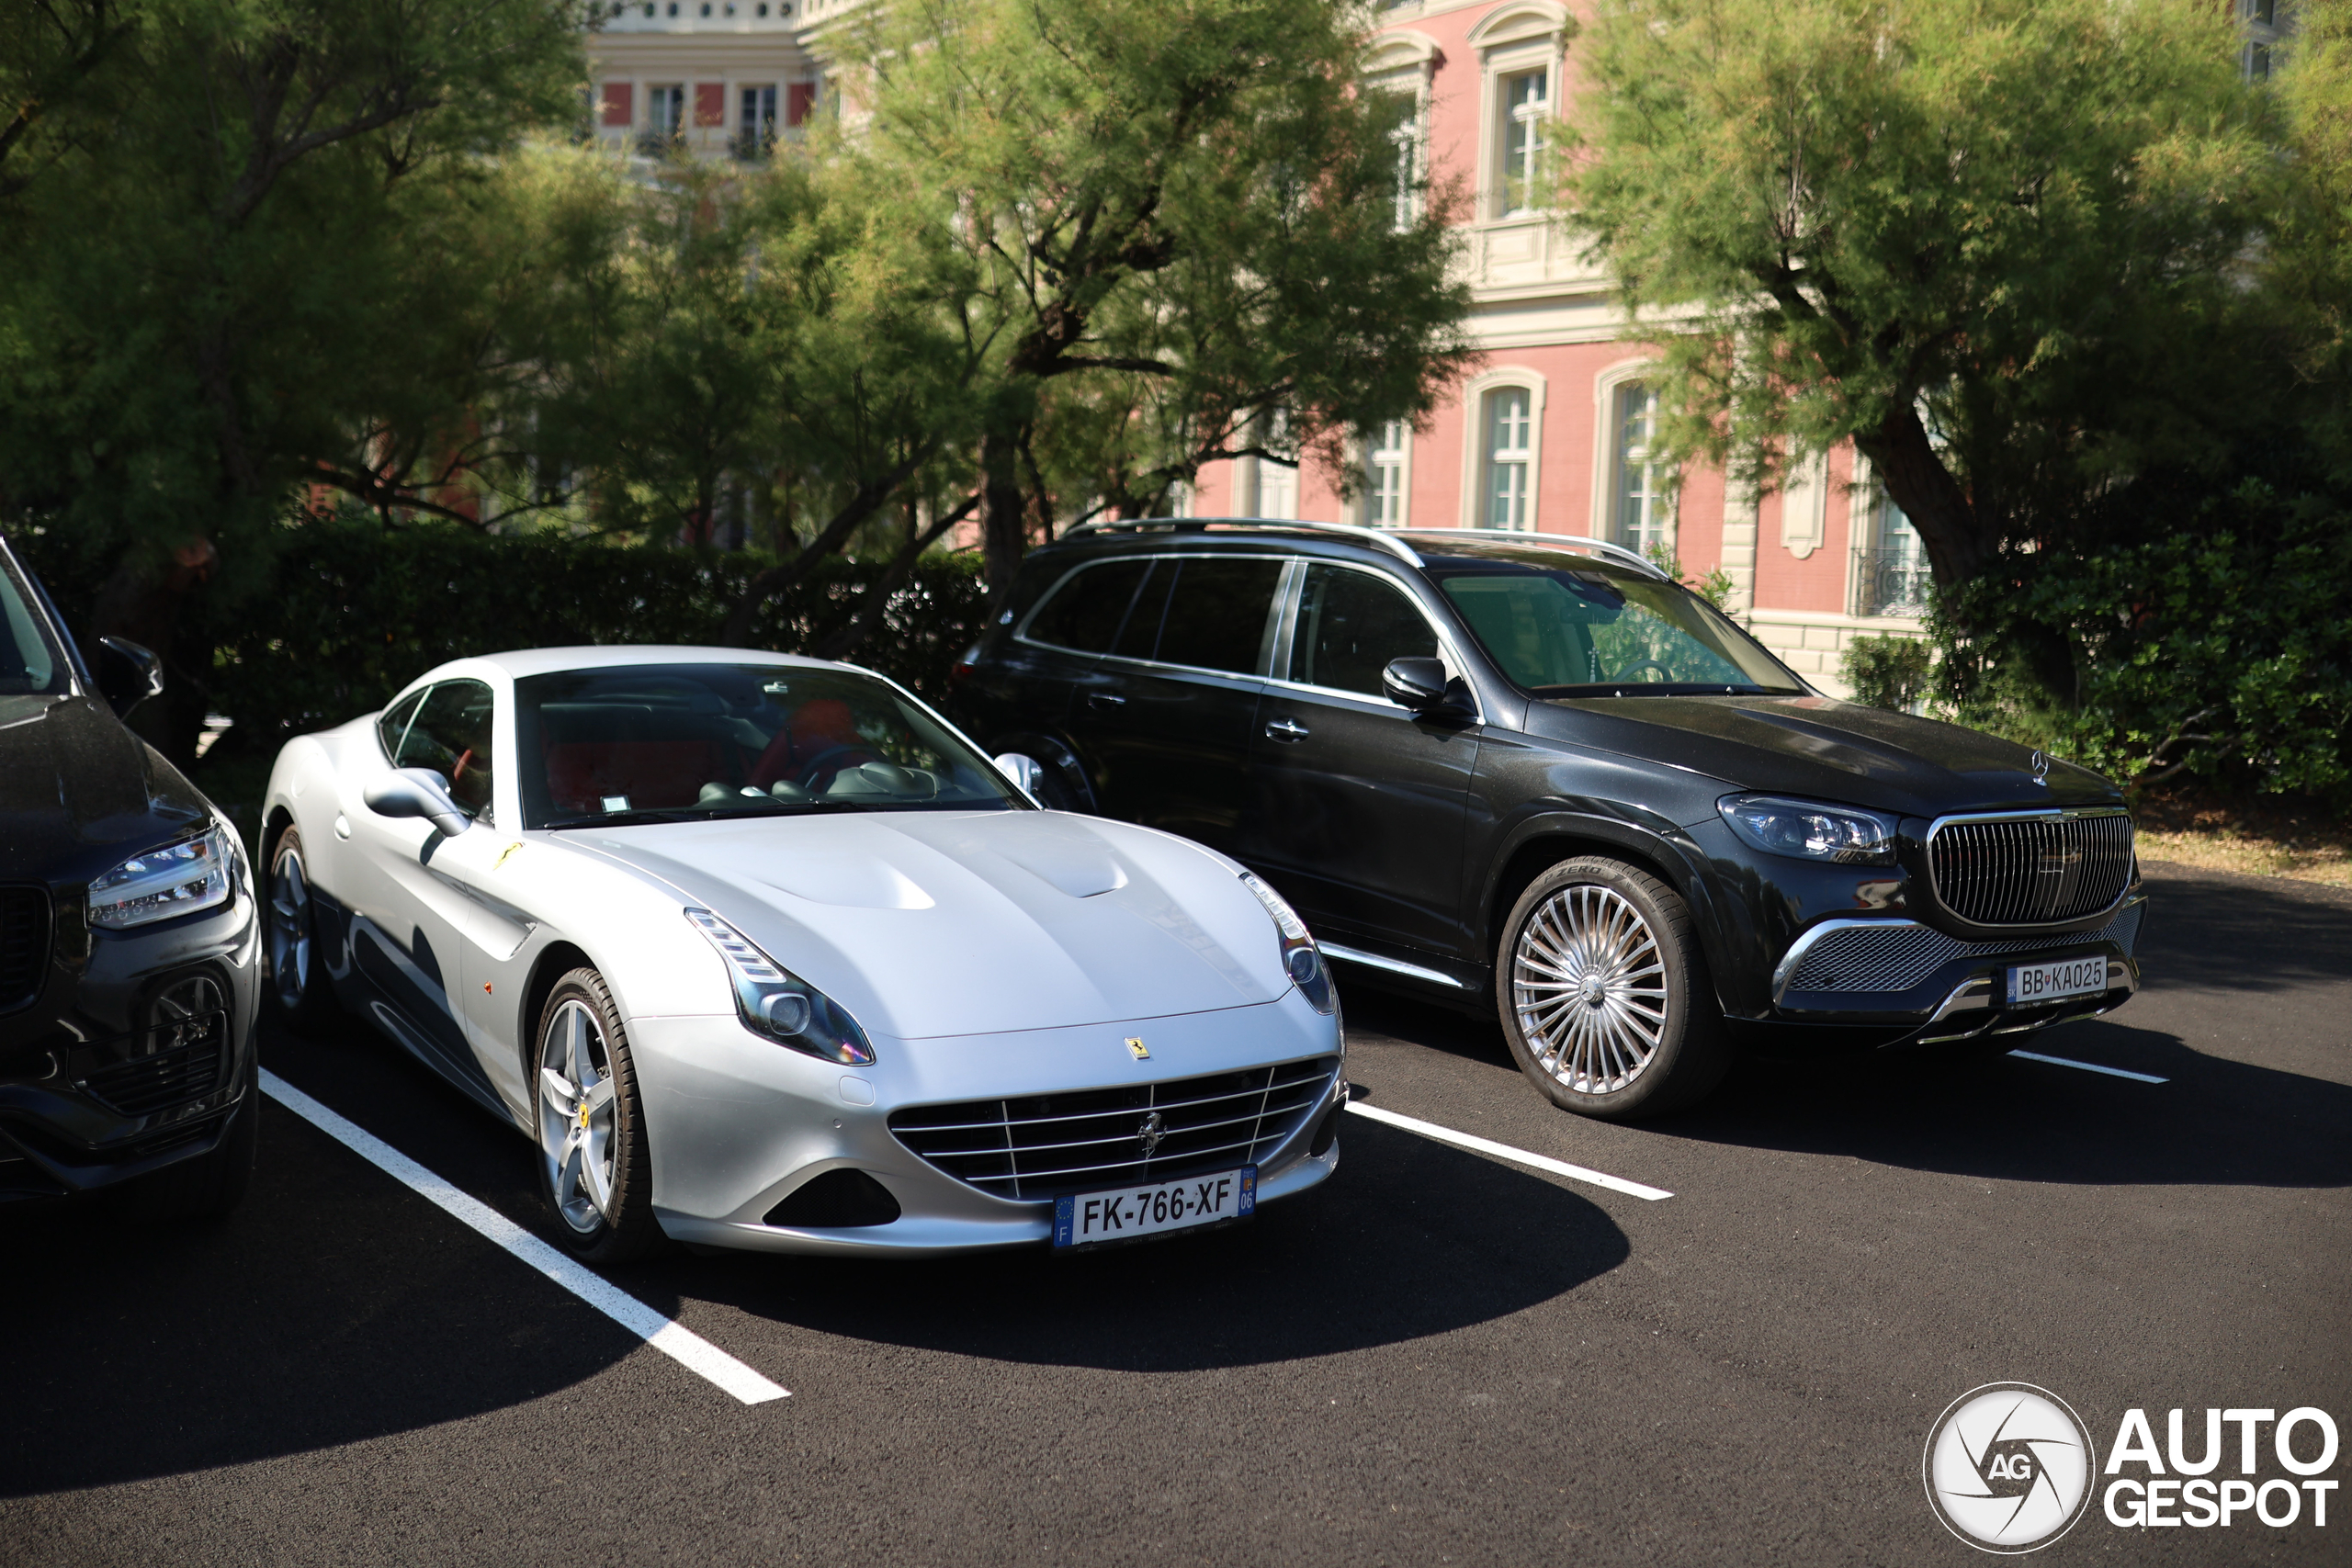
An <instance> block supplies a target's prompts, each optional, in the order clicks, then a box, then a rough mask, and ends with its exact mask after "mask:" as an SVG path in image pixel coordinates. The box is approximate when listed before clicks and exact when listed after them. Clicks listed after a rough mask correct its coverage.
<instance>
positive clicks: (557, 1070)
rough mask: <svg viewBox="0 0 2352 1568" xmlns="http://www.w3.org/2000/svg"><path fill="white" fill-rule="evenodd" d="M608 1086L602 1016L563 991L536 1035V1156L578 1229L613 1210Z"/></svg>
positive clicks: (588, 1228)
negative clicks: (559, 1002) (563, 995)
mask: <svg viewBox="0 0 2352 1568" xmlns="http://www.w3.org/2000/svg"><path fill="white" fill-rule="evenodd" d="M614 1088H615V1085H614V1083H613V1067H612V1056H611V1054H610V1053H609V1052H608V1051H607V1049H606V1048H605V1030H604V1025H603V1023H602V1022H601V1021H599V1020H598V1019H597V1017H596V1012H595V1010H594V1008H591V1007H590V1006H589V1005H588V1004H587V1003H586V1002H584V1001H582V1000H581V999H580V998H578V997H566V998H564V1000H563V1004H562V1005H561V1006H560V1007H559V1008H557V1009H556V1010H555V1014H554V1016H553V1017H551V1018H550V1019H548V1026H547V1032H546V1033H545V1034H544V1035H543V1036H541V1038H540V1040H539V1157H540V1159H541V1160H542V1161H544V1162H545V1164H546V1168H547V1178H548V1191H549V1192H551V1193H553V1194H554V1195H555V1207H556V1212H557V1213H560V1214H561V1215H562V1216H563V1219H564V1223H565V1224H568V1225H570V1226H571V1228H572V1229H573V1230H576V1231H578V1232H579V1233H580V1234H581V1235H593V1234H594V1232H595V1230H596V1228H597V1226H599V1225H601V1224H607V1223H609V1222H610V1221H611V1219H612V1217H613V1160H614V1157H615V1156H616V1152H617V1145H616V1142H615V1134H614V1114H613V1113H614V1094H613V1091H614Z"/></svg>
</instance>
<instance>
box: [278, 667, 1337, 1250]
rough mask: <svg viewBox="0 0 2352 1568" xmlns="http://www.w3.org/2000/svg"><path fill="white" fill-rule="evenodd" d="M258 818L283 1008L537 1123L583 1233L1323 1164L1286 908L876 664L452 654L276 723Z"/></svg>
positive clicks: (1069, 1234) (518, 1120)
mask: <svg viewBox="0 0 2352 1568" xmlns="http://www.w3.org/2000/svg"><path fill="white" fill-rule="evenodd" d="M266 812H267V815H266V822H265V826H264V829H263V840H262V841H263V852H264V858H265V864H266V874H267V886H268V892H269V908H268V920H269V942H268V955H269V964H270V985H269V992H270V995H271V997H272V998H273V1000H274V1003H275V1005H276V1007H277V1009H278V1010H280V1012H281V1013H282V1015H283V1016H285V1017H286V1018H287V1020H288V1021H290V1022H292V1023H293V1024H295V1025H296V1026H297V1027H303V1026H308V1025H313V1024H316V1023H318V1022H320V1021H322V1020H323V1019H324V1018H325V1017H326V1016H327V1015H328V1014H330V1013H332V1012H334V1011H335V1010H338V1009H340V1010H349V1011H352V1012H355V1013H356V1014H358V1015H359V1016H361V1017H363V1018H366V1019H367V1020H368V1021H370V1022H372V1023H373V1024H374V1025H375V1026H376V1027H377V1028H378V1029H379V1030H380V1031H382V1032H384V1033H385V1034H386V1035H388V1036H390V1038H391V1039H392V1040H393V1041H395V1042H397V1043H399V1044H400V1045H401V1047H403V1048H404V1049H405V1050H407V1051H408V1052H410V1053H411V1054H413V1055H415V1056H416V1057H417V1058H418V1059H419V1060H420V1061H422V1062H424V1064H425V1065H426V1066H430V1067H431V1068H432V1069H433V1070H434V1071H435V1072H436V1073H438V1074H440V1075H441V1076H442V1077H446V1078H447V1079H448V1080H449V1081H450V1082H451V1083H453V1084H455V1085H456V1086H457V1087H458V1089H460V1090H462V1091H463V1092H465V1093H466V1094H467V1095H469V1096H470V1097H471V1098H472V1099H473V1100H476V1101H478V1102H479V1103H480V1104H481V1106H482V1107H483V1108H484V1109H485V1110H487V1111H490V1112H491V1113H492V1115H495V1116H498V1117H500V1118H502V1119H504V1120H505V1121H507V1122H511V1123H512V1124H513V1125H514V1126H515V1128H516V1129H517V1130H518V1131H520V1132H521V1133H523V1134H525V1135H526V1136H527V1137H529V1138H531V1139H532V1140H533V1141H534V1142H535V1143H536V1144H537V1147H538V1160H537V1164H538V1168H539V1172H540V1179H541V1185H542V1188H543V1190H544V1192H545V1195H546V1197H547V1200H548V1205H549V1207H550V1208H551V1209H552V1210H553V1211H554V1213H556V1215H558V1216H559V1217H560V1222H561V1223H560V1225H559V1227H558V1229H559V1231H560V1234H561V1235H563V1236H564V1238H565V1240H566V1241H567V1242H568V1243H569V1244H570V1245H571V1247H572V1248H573V1250H574V1251H576V1252H578V1253H579V1254H580V1255H581V1256H582V1257H584V1258H591V1259H594V1260H598V1261H616V1260H619V1259H622V1258H628V1257H633V1256H637V1255H640V1254H642V1253H644V1252H646V1251H648V1250H650V1248H652V1247H656V1246H658V1245H659V1244H660V1243H661V1241H662V1238H664V1237H668V1238H672V1239H674V1240H678V1241H683V1242H687V1243H693V1244H699V1245H707V1246H718V1247H749V1248H754V1249H763V1250H769V1251H785V1252H832V1253H852V1252H864V1253H885V1254H903V1255H915V1254H927V1253H945V1252H956V1251H966V1250H971V1249H977V1248H983V1247H1001V1246H1017V1245H1023V1244H1038V1243H1047V1242H1050V1243H1051V1244H1053V1245H1054V1246H1057V1247H1083V1246H1091V1245H1100V1244H1103V1243H1106V1242H1118V1241H1125V1240H1130V1239H1136V1238H1138V1237H1142V1236H1148V1235H1159V1234H1162V1233H1165V1232H1169V1231H1174V1230H1180V1229H1189V1228H1193V1227H1196V1226H1205V1225H1215V1224H1227V1223H1231V1222H1233V1221H1237V1220H1239V1219H1242V1218H1245V1217H1247V1216H1248V1215H1249V1214H1250V1213H1252V1212H1253V1211H1254V1209H1255V1207H1256V1206H1257V1205H1258V1204H1260V1203H1263V1202H1267V1201H1272V1200H1274V1199H1277V1198H1283V1197H1287V1196H1289V1195H1291V1194H1293V1193H1295V1192H1299V1191H1302V1190H1306V1188H1309V1187H1312V1186H1314V1185H1315V1184H1317V1182H1319V1181H1321V1180H1322V1179H1324V1178H1325V1177H1327V1176H1329V1174H1330V1173H1331V1171H1332V1169H1333V1168H1334V1167H1335V1166H1336V1165H1337V1163H1338V1159H1339V1151H1338V1147H1337V1133H1338V1122H1339V1113H1340V1111H1341V1110H1342V1109H1343V1106H1344V1092H1345V1091H1344V1088H1343V1086H1342V1083H1341V1079H1340V1055H1341V1051H1342V1048H1343V1047H1342V1043H1341V1030H1340V1017H1339V1010H1338V1002H1337V998H1336V997H1335V996H1334V994H1333V992H1332V989H1331V983H1330V980H1329V976H1328V975H1327V973H1326V971H1325V969H1324V965H1323V960H1322V956H1321V954H1320V953H1318V952H1317V949H1316V946H1315V943H1314V941H1313V939H1312V938H1311V937H1310V936H1309V935H1308V933H1307V931H1306V927H1305V926H1304V925H1302V924H1301V923H1300V921H1299V919H1298V917H1297V916H1296V915H1295V914H1294V913H1293V912H1292V911H1291V909H1290V908H1289V907H1288V906H1287V905H1286V904H1284V903H1283V900H1282V899H1281V897H1279V896H1277V895H1276V894H1275V893H1274V892H1273V891H1272V889H1271V888H1269V887H1267V886H1265V885H1264V884H1263V883H1261V882H1260V881H1259V880H1258V879H1257V878H1256V877H1254V876H1252V875H1250V874H1249V873H1248V872H1247V871H1246V870H1244V869H1243V868H1242V867H1241V866H1239V865H1238V864H1237V863H1234V862H1232V861H1230V860H1227V859H1226V858H1225V857H1223V856H1221V855H1218V854H1216V853H1214V852H1211V851H1208V850H1205V849H1203V848H1202V847H1200V846H1199V845H1197V844H1194V843H1192V842H1190V841H1189V840H1183V839H1180V838H1177V837H1175V836H1173V835H1171V834H1168V833H1162V832H1157V831H1154V830H1151V829H1143V828H1137V827H1133V826H1130V825H1127V824H1125V823H1120V822H1112V821H1106V820H1103V819H1101V818H1092V817H1080V816H1075V815H1070V814H1068V813H1064V812H1057V811H1047V810H1045V809H1043V808H1041V807H1038V806H1037V805H1036V804H1035V802H1034V801H1033V800H1031V799H1030V798H1029V797H1028V796H1027V795H1024V794H1023V792H1022V791H1021V790H1020V789H1019V788H1018V787H1016V786H1015V785H1014V784H1012V783H1011V782H1009V780H1008V778H1007V777H1006V775H1005V773H1003V772H1001V771H1000V769H999V768H998V767H997V766H996V765H995V764H994V763H993V762H991V761H989V758H988V757H986V756H985V755H983V754H982V753H981V752H980V751H979V750H978V749H977V748H976V747H974V746H973V745H972V744H971V742H970V741H968V740H967V739H965V738H964V737H963V736H962V735H961V734H959V733H958V732H957V731H956V729H955V728H953V727H951V726H950V725H949V724H948V723H947V722H946V721H945V720H944V719H942V718H941V717H940V716H938V715H936V714H935V713H933V711H932V710H931V709H930V708H928V707H926V706H925V705H923V704H922V703H921V702H919V701H918V700H916V699H915V698H914V697H913V696H911V695H910V694H908V693H906V692H905V691H904V690H902V689H901V688H899V687H898V686H896V685H894V684H892V683H891V682H888V681H887V680H884V679H882V678H881V677H879V676H876V675H874V674H872V673H870V672H868V671H863V670H858V669H855V668H853V667H850V666H847V665H841V664H829V663H822V662H819V661H816V660H805V659H795V658H791V657H787V656H785V655H780V654H763V653H752V652H746V651H744V650H741V649H699V648H570V649H537V650H533V651H529V652H521V653H507V654H499V655H494V656H492V657H488V658H481V659H465V660H458V661H456V662H454V663H450V664H446V665H444V666H442V667H441V668H439V669H437V670H435V671H431V672H430V673H429V674H426V675H424V677H422V678H421V679H419V680H418V681H416V682H414V683H413V684H412V685H411V686H410V687H409V688H408V689H407V690H406V691H404V692H402V693H401V694H400V695H399V696H398V697H397V698H396V699H394V701H393V702H392V703H391V704H390V705H388V706H387V707H386V708H385V709H384V710H383V711H382V712H381V713H379V714H369V715H367V716H364V717H360V718H356V719H354V720H352V721H351V722H350V723H348V724H345V725H343V726H342V727H340V728H335V729H331V730H328V731H325V732H324V733H322V734H317V735H308V736H303V737H301V738H300V739H296V740H293V741H291V742H289V743H288V745H287V747H286V748H285V750H283V751H282V752H281V753H280V754H279V756H278V759H277V766H276V768H275V770H274V772H273V773H272V775H271V778H270V784H269V795H268V803H267V807H266Z"/></svg>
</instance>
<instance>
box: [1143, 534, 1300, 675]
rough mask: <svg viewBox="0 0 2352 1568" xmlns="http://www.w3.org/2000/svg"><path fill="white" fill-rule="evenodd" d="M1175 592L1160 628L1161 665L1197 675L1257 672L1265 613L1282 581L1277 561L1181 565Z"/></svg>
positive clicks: (1189, 562) (1188, 562)
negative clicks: (1186, 667) (1184, 666)
mask: <svg viewBox="0 0 2352 1568" xmlns="http://www.w3.org/2000/svg"><path fill="white" fill-rule="evenodd" d="M1177 566H1178V570H1177V573H1176V587H1175V591H1174V592H1172V593H1170V595H1169V599H1168V616H1167V619H1166V620H1164V621H1162V622H1161V623H1160V626H1159V652H1158V653H1157V654H1156V655H1155V656H1154V657H1156V658H1157V659H1158V660H1159V662H1161V663H1162V664H1189V665H1192V666H1193V668H1195V669H1199V670H1227V671H1232V672H1233V673H1235V674H1237V675H1252V674H1255V673H1257V671H1258V670H1259V668H1260V665H1259V662H1258V659H1259V653H1260V651H1261V649H1262V648H1263V646H1264V642H1265V635H1266V611H1267V609H1268V607H1269V606H1271V605H1272V604H1273V602H1274V588H1275V586H1276V585H1277V584H1278V583H1280V582H1281V581H1282V575H1283V563H1282V562H1281V561H1278V560H1204V559H1200V558H1193V559H1190V560H1185V561H1182V562H1179V563H1177Z"/></svg>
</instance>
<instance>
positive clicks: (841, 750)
mask: <svg viewBox="0 0 2352 1568" xmlns="http://www.w3.org/2000/svg"><path fill="white" fill-rule="evenodd" d="M852 755H854V756H855V757H856V759H857V760H858V761H861V762H870V761H874V760H875V759H874V753H873V752H872V751H869V750H866V749H865V747H863V746H861V745H858V744H857V743H856V742H855V741H849V740H842V741H836V742H835V743H833V744H832V745H831V746H828V747H826V748H825V749H824V750H821V751H820V752H818V753H817V754H816V755H815V756H813V757H811V758H809V761H808V762H807V763H806V764H805V765H804V766H803V767H802V768H801V770H800V772H799V773H796V774H794V775H793V780H792V782H793V783H795V784H798V785H799V786H800V787H801V788H802V789H805V790H807V791H808V792H809V794H811V795H814V794H816V793H817V781H818V779H819V778H820V777H824V778H827V779H828V780H830V778H831V775H833V774H836V773H840V772H841V771H842V769H844V768H846V767H848V766H850V763H849V761H847V758H848V757H849V756H852ZM837 757H838V758H842V759H843V760H842V761H834V759H835V758H837Z"/></svg>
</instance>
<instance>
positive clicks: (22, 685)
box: [0, 541, 261, 1219]
mask: <svg viewBox="0 0 2352 1568" xmlns="http://www.w3.org/2000/svg"><path fill="white" fill-rule="evenodd" d="M92 651H93V652H94V653H95V654H96V660H95V663H96V670H95V671H93V670H92V668H91V667H90V665H89V664H87V663H85V662H84V660H83V658H82V653H81V650H80V649H78V648H77V647H76V646H75V645H74V639H73V638H72V637H69V636H68V635H67V634H66V630H65V626H64V623H63V622H62V620H60V619H59V618H58V615H57V614H56V610H55V607H54V606H52V605H51V604H50V602H49V598H48V595H47V594H45V593H43V592H41V591H40V584H39V582H38V581H36V580H35V579H33V578H32V577H31V576H30V574H28V573H27V572H25V571H23V570H20V569H19V568H18V566H17V562H16V559H15V558H14V557H13V556H12V555H11V554H10V553H9V550H8V547H7V545H6V542H5V541H0V1201H7V1200H10V1199H17V1198H40V1197H59V1198H62V1197H66V1196H69V1195H72V1194H76V1193H84V1192H95V1191H97V1190H102V1189H103V1190H110V1191H111V1192H112V1193H113V1194H114V1196H115V1197H116V1198H117V1200H118V1201H119V1202H120V1203H121V1204H122V1205H123V1206H125V1207H126V1208H128V1209H130V1211H131V1212H133V1213H141V1214H143V1215H145V1216H147V1217H150V1218H155V1219H178V1218H195V1217H198V1216H203V1215H209V1214H218V1213H224V1212H226V1211H227V1210H229V1209H232V1208H233V1207H234V1206H235V1205H236V1204H237V1202H238V1201H239V1200H240V1199H241V1198H243V1195H244V1191H245V1187H246V1184H247V1182H248V1181H249V1180H250V1179H251V1178H252V1175H253V1168H254V1147H255V1141H256V1139H257V1137H258V1135H259V1129H260V1125H261V1110H260V1099H261V1094H260V1090H259V1089H258V1087H257V1074H258V1063H257V1059H256V1057H255V1055H254V1017H255V1014H256V1011H257V1010H258V1009H259V1007H260V994H261V991H260V986H259V983H258V978H257V972H258V970H259V968H260V965H261V938H260V930H261V928H260V921H259V919H257V911H256V906H255V904H254V893H253V878H252V875H251V874H250V872H249V870H248V869H247V866H246V863H245V856H244V851H243V846H242V845H240V844H239V842H238V840H237V834H236V830H235V829H234V828H233V827H232V826H231V824H230V823H229V821H228V819H227V818H224V817H222V816H221V815H220V813H219V812H218V811H216V810H214V809H213V807H212V805H211V803H210V802H209V801H207V800H206V799H205V798H204V796H203V795H199V794H198V793H197V791H196V789H195V787H194V786H193V785H191V784H189V783H188V782H187V779H186V778H184V777H182V776H181V774H180V773H179V772H178V771H177V770H176V769H175V768H174V767H173V766H172V765H171V764H170V763H169V762H167V761H164V759H163V758H162V757H161V756H159V755H157V754H156V752H155V751H154V750H153V748H151V747H150V746H148V745H147V744H146V742H144V741H142V740H141V739H139V737H138V736H136V735H134V734H133V733H131V731H130V729H129V728H126V727H125V726H124V724H123V722H122V718H121V716H122V715H123V714H126V713H128V712H130V709H131V708H132V707H134V706H136V705H138V704H139V703H140V702H141V700H142V699H144V698H146V697H148V696H151V695H153V694H154V693H156V692H158V691H161V690H162V689H163V681H162V678H161V675H160V673H159V671H158V667H157V664H156V660H155V656H154V655H153V653H150V652H149V651H148V650H147V649H143V648H141V647H140V646H139V645H138V644H136V643H130V642H124V641H121V640H120V639H119V638H116V637H102V638H100V639H99V640H98V642H97V644H96V648H95V649H93V650H92Z"/></svg>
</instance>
